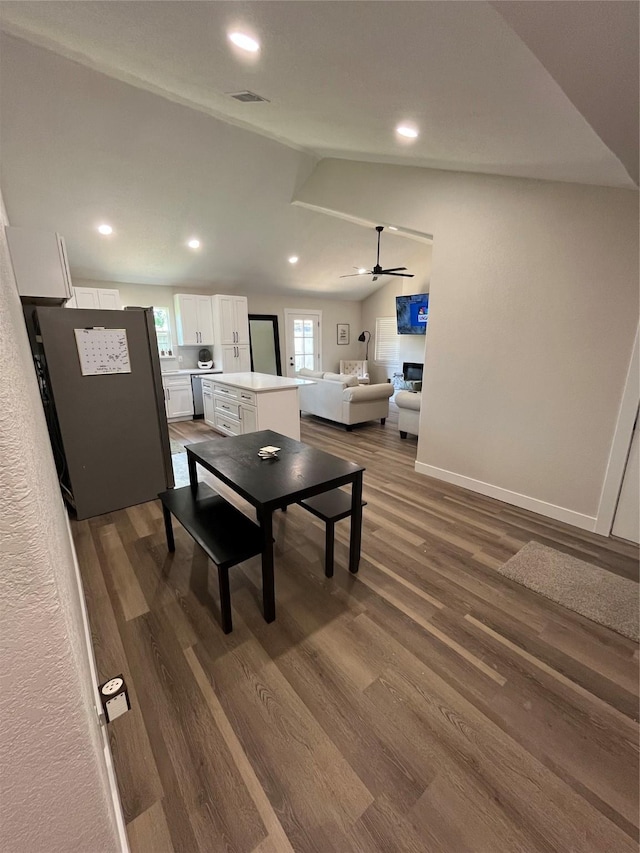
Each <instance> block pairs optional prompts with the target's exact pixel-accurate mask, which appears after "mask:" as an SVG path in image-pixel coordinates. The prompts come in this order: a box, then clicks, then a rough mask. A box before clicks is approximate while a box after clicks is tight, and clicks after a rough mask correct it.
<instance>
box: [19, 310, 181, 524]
mask: <svg viewBox="0 0 640 853" xmlns="http://www.w3.org/2000/svg"><path fill="white" fill-rule="evenodd" d="M25 316H26V318H27V327H28V328H29V333H30V337H31V343H32V348H33V352H34V359H35V364H36V371H37V373H38V379H39V382H40V391H41V396H42V401H43V406H44V410H45V415H46V418H47V424H48V427H49V434H50V437H51V445H52V449H53V453H54V457H55V460H56V466H57V469H58V477H59V479H60V484H61V487H62V492H63V495H64V496H65V498H66V500H67V501H68V502H69V503H70V504H71V505H72V506H73V508H74V509H75V512H76V514H77V517H78V518H79V519H83V518H89V517H91V516H95V515H102V514H103V513H107V512H111V511H112V510H117V509H122V508H123V507H127V506H132V505H134V504H139V503H143V502H145V501H149V500H153V499H155V498H156V496H157V494H158V492H161V491H163V490H164V489H167V488H172V487H173V470H172V466H171V449H170V443H169V430H168V426H167V418H166V413H165V404H164V392H163V389H162V378H161V373H160V360H159V357H158V347H157V343H156V334H155V326H154V320H153V311H152V309H135V310H126V311H100V310H84V309H72V308H62V307H57V308H49V307H47V308H33V307H29V306H25ZM106 330H112V332H108V331H106ZM103 332H106V334H102V333H103ZM96 333H97V334H96ZM83 336H84V337H83ZM96 340H98V341H100V340H107V341H109V340H116V341H119V342H120V344H122V343H123V342H124V344H123V345H124V352H125V353H126V364H125V367H124V368H123V367H122V365H121V364H118V369H119V370H123V369H124V370H127V372H104V373H102V374H101V373H100V372H94V373H92V372H87V371H88V370H97V371H99V370H100V369H101V367H100V364H99V363H97V362H96V364H97V367H96V366H95V365H93V362H92V366H91V367H90V368H89V367H88V366H87V365H88V362H87V358H89V357H93V353H92V351H91V350H90V349H87V346H88V345H93V342H95V341H96ZM87 353H89V355H87ZM117 355H119V354H117ZM111 357H112V356H111V355H109V353H107V358H111ZM113 369H114V367H113V364H112V362H108V361H107V362H105V364H104V365H102V370H103V371H110V370H113Z"/></svg>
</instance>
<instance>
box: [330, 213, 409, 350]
mask: <svg viewBox="0 0 640 853" xmlns="http://www.w3.org/2000/svg"><path fill="white" fill-rule="evenodd" d="M376 231H377V232H378V253H377V255H376V265H375V266H374V268H373V269H371V270H364V272H360V271H358V272H352V273H348V274H347V275H341V276H340V278H353V277H355V276H357V275H371V276H373V278H372V281H377V280H378V277H379V276H381V275H397V276H398V277H400V278H413V273H410V272H404V270H406V267H391V268H390V269H387V270H383V269H382V267H381V266H380V235H381V234H382V232H383V231H384V225H376ZM358 340H360V339H358ZM363 340H364V339H363Z"/></svg>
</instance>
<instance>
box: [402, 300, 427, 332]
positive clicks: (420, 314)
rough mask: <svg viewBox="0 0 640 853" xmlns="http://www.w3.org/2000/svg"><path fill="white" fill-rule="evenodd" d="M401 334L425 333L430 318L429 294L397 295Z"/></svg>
mask: <svg viewBox="0 0 640 853" xmlns="http://www.w3.org/2000/svg"><path fill="white" fill-rule="evenodd" d="M396 315H397V317H398V334H399V335H424V334H426V331H427V320H428V319H429V294H428V293H416V294H414V295H413V296H396Z"/></svg>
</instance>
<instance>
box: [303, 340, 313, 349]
mask: <svg viewBox="0 0 640 853" xmlns="http://www.w3.org/2000/svg"><path fill="white" fill-rule="evenodd" d="M304 351H305V353H313V338H305V339H304Z"/></svg>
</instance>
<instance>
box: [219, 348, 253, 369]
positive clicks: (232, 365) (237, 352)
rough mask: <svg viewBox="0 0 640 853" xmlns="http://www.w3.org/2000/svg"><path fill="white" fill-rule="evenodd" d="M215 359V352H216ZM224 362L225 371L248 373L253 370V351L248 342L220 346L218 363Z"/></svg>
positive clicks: (222, 365)
mask: <svg viewBox="0 0 640 853" xmlns="http://www.w3.org/2000/svg"><path fill="white" fill-rule="evenodd" d="M214 359H215V354H214ZM220 362H222V364H221V367H222V372H223V373H246V372H247V371H249V370H251V351H250V349H249V345H248V344H242V345H238V344H234V345H233V346H224V347H220V348H219V353H218V358H217V361H216V363H217V364H219V363H220Z"/></svg>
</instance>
